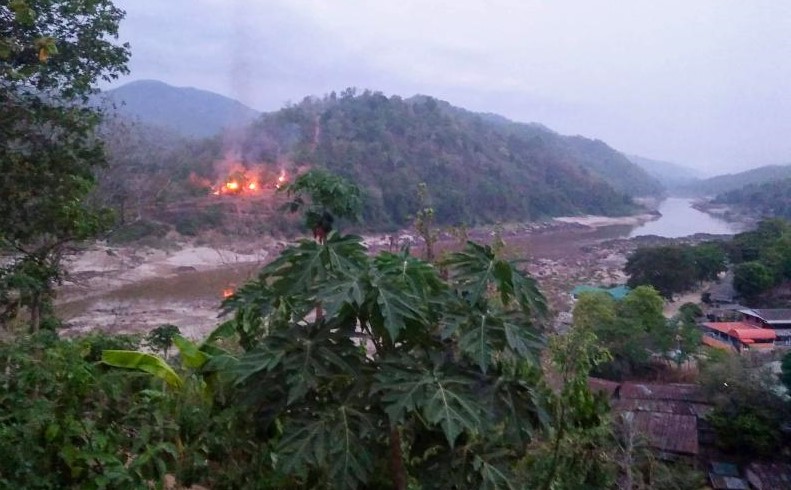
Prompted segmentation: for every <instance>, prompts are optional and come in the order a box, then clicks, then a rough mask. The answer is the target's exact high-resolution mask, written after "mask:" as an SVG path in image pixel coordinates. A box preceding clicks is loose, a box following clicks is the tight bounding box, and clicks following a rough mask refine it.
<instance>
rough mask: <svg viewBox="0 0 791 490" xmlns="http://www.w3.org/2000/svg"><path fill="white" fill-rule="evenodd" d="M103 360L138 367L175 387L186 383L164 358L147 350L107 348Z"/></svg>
mask: <svg viewBox="0 0 791 490" xmlns="http://www.w3.org/2000/svg"><path fill="white" fill-rule="evenodd" d="M102 362H104V363H105V364H107V365H110V366H114V367H120V368H126V369H137V370H138V371H143V372H146V373H148V374H151V375H153V376H156V377H157V378H160V379H162V380H164V381H165V382H166V383H167V384H168V385H170V386H172V387H174V388H180V387H181V386H182V385H183V384H184V380H183V379H182V378H181V376H179V375H178V374H177V373H176V372H175V371H174V370H173V368H171V367H170V366H169V365H168V363H167V362H165V361H164V359H162V358H160V357H157V356H154V355H151V354H146V353H145V352H138V351H129V350H106V351H104V352H102Z"/></svg>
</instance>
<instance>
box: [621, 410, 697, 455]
mask: <svg viewBox="0 0 791 490" xmlns="http://www.w3.org/2000/svg"><path fill="white" fill-rule="evenodd" d="M631 413H633V414H634V425H635V429H637V431H638V432H640V433H642V434H645V436H646V437H647V438H648V441H649V443H650V445H651V446H653V447H655V448H657V449H659V450H661V451H668V452H672V453H680V454H698V449H699V447H698V419H697V417H695V416H694V415H677V414H673V413H662V412H631Z"/></svg>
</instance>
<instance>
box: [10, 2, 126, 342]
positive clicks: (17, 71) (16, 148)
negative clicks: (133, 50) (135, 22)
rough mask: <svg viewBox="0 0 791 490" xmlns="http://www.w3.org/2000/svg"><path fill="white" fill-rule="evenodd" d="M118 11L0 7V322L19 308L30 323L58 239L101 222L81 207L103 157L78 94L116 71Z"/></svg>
mask: <svg viewBox="0 0 791 490" xmlns="http://www.w3.org/2000/svg"><path fill="white" fill-rule="evenodd" d="M122 16H123V12H122V11H121V10H119V9H117V8H116V7H114V6H113V5H112V3H111V2H109V0H99V1H92V2H70V1H65V0H16V1H14V2H11V3H4V4H3V5H0V106H1V107H2V112H0V195H2V196H3V198H2V199H0V251H6V252H10V253H11V254H12V259H11V260H10V261H4V266H3V267H2V268H0V308H3V311H0V322H4V321H5V320H7V319H8V318H9V317H13V316H14V315H16V313H17V310H18V308H19V307H20V306H24V307H27V308H28V309H29V311H30V316H31V317H32V321H31V322H30V326H31V328H33V329H37V328H38V327H39V325H40V324H41V319H42V316H43V315H44V314H46V312H47V308H48V305H49V298H50V296H51V294H52V287H53V283H54V282H56V281H57V280H58V279H59V278H60V265H59V259H60V255H61V253H62V251H63V247H64V245H65V244H66V243H68V242H69V241H72V240H80V239H85V238H87V237H90V236H93V235H95V234H96V233H97V232H98V231H99V230H101V229H102V228H103V227H104V226H106V225H107V223H108V221H109V220H108V216H107V215H106V213H103V212H102V211H101V210H96V209H93V208H91V207H90V206H87V205H86V201H85V197H86V196H87V194H88V193H89V191H90V190H91V188H92V186H93V183H94V171H95V169H96V167H97V166H99V165H101V164H102V163H103V162H104V156H103V152H102V145H101V143H100V142H99V141H98V140H97V139H96V138H95V137H94V129H95V128H96V125H97V123H98V120H99V118H98V113H97V112H96V111H95V110H93V109H91V108H89V107H87V106H86V105H85V101H86V99H87V96H88V95H89V94H90V93H91V90H92V86H93V83H94V82H95V81H96V80H97V79H100V78H101V79H104V80H111V79H113V78H116V77H117V76H118V75H119V74H121V73H124V72H125V71H126V67H125V63H126V61H127V59H128V57H129V52H128V49H127V47H126V46H119V45H116V44H113V42H112V40H113V38H114V37H116V36H117V33H118V23H119V21H120V19H121V18H122Z"/></svg>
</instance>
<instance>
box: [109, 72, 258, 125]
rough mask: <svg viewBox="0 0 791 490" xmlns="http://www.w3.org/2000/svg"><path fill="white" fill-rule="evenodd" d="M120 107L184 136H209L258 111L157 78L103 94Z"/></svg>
mask: <svg viewBox="0 0 791 490" xmlns="http://www.w3.org/2000/svg"><path fill="white" fill-rule="evenodd" d="M101 97H102V98H106V99H109V100H110V101H111V102H113V103H115V104H116V106H117V107H118V110H119V111H120V112H121V113H122V114H124V115H126V116H127V117H131V118H133V119H137V120H139V121H140V122H142V123H144V124H148V125H153V126H159V127H162V128H165V129H167V130H170V131H174V132H176V133H178V134H181V135H182V136H192V137H200V138H202V137H207V136H214V135H216V134H218V133H220V132H221V131H222V130H223V129H224V128H228V127H230V126H238V125H244V124H246V123H249V122H251V121H253V120H254V119H255V118H256V117H258V115H259V112H258V111H256V110H254V109H251V108H250V107H247V106H246V105H244V104H242V103H241V102H239V101H237V100H234V99H231V98H228V97H225V96H223V95H220V94H216V93H214V92H209V91H207V90H198V89H195V88H190V87H173V86H171V85H168V84H166V83H163V82H159V81H156V80H138V81H135V82H130V83H127V84H125V85H122V86H120V87H118V88H116V89H113V90H108V91H107V92H104V93H102V95H101Z"/></svg>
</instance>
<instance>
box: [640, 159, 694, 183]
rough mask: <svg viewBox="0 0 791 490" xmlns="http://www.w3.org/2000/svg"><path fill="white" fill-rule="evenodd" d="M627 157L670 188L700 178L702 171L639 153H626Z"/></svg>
mask: <svg viewBox="0 0 791 490" xmlns="http://www.w3.org/2000/svg"><path fill="white" fill-rule="evenodd" d="M626 157H627V158H628V159H629V160H630V161H631V162H632V163H634V164H635V165H637V166H639V167H640V168H642V169H643V170H645V171H646V172H648V174H649V175H651V176H652V177H654V178H655V179H657V180H658V181H659V182H661V183H662V184H663V185H664V186H665V187H666V188H668V189H673V188H675V187H678V186H681V185H686V184H690V183H692V182H694V181H696V180H698V179H700V173H698V172H697V171H695V170H693V169H691V168H689V167H685V166H683V165H679V164H677V163H672V162H665V161H662V160H654V159H651V158H645V157H641V156H638V155H626Z"/></svg>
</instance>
